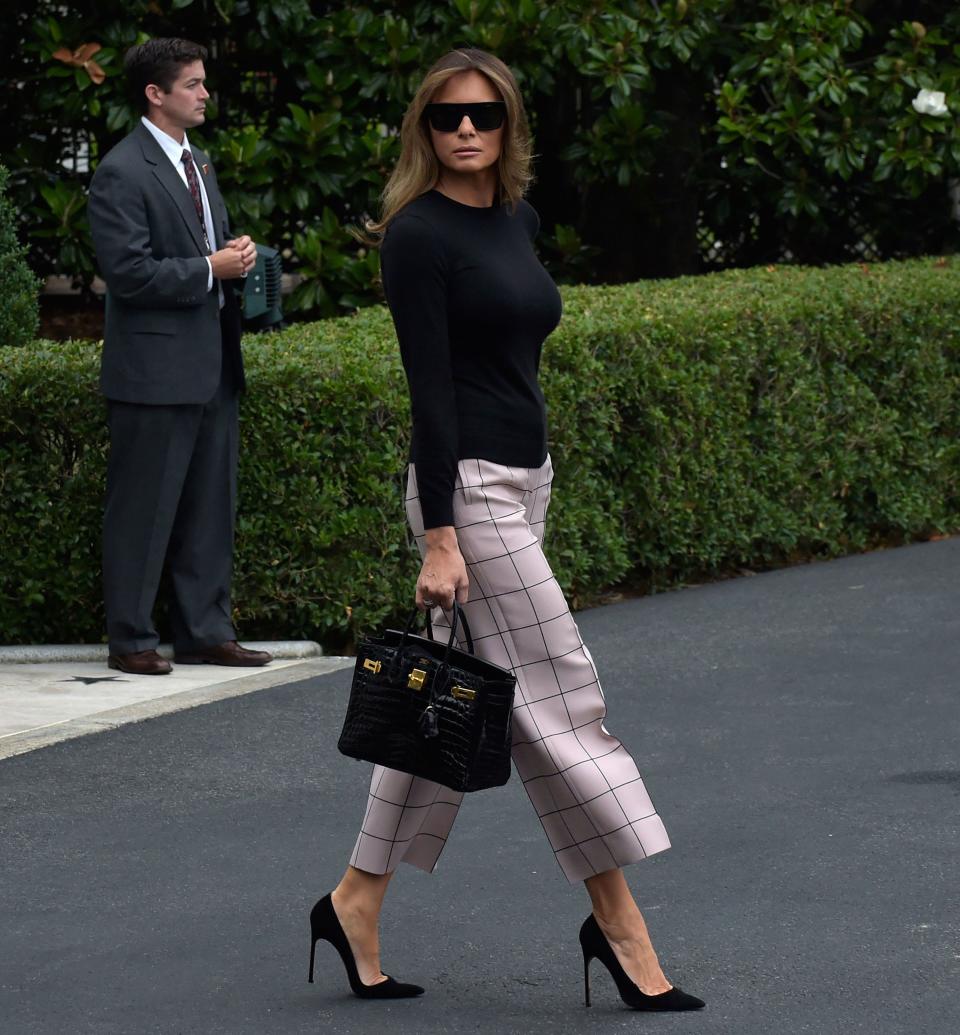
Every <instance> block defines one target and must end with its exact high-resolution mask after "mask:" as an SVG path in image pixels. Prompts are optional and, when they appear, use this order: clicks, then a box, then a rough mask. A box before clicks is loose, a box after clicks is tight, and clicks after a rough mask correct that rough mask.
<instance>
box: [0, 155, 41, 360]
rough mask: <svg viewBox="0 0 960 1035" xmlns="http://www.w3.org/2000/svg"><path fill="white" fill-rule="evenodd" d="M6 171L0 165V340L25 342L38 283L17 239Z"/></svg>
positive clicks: (34, 315)
mask: <svg viewBox="0 0 960 1035" xmlns="http://www.w3.org/2000/svg"><path fill="white" fill-rule="evenodd" d="M9 175H10V174H9V173H8V172H7V170H6V169H5V168H4V167H3V166H2V165H0V342H2V343H3V344H4V345H25V344H26V343H27V342H28V341H30V339H31V338H32V337H33V336H34V335H35V334H36V333H37V324H38V322H39V310H38V305H37V293H38V291H39V290H40V284H39V281H38V280H37V278H36V277H35V276H34V275H33V272H32V271H31V269H30V267H29V266H28V265H27V259H26V251H25V249H24V248H23V246H22V245H21V244H20V242H19V241H18V240H17V215H16V211H15V210H14V207H13V205H12V204H11V203H10V200H9V198H8V197H7V180H8V179H9Z"/></svg>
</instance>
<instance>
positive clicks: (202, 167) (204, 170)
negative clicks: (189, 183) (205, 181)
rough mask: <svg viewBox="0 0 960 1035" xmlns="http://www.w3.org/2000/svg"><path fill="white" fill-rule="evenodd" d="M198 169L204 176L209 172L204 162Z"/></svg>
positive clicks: (208, 167)
mask: <svg viewBox="0 0 960 1035" xmlns="http://www.w3.org/2000/svg"><path fill="white" fill-rule="evenodd" d="M200 168H201V169H202V170H203V175H204V176H206V175H207V173H208V172H210V166H209V165H207V163H206V162H204V163H203V165H201V166H200Z"/></svg>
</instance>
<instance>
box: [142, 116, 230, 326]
mask: <svg viewBox="0 0 960 1035" xmlns="http://www.w3.org/2000/svg"><path fill="white" fill-rule="evenodd" d="M140 121H141V122H142V123H143V124H144V125H145V126H146V127H147V129H148V130H150V133H151V134H152V136H153V139H154V140H156V142H157V143H158V144H159V145H160V147H161V148H162V150H163V153H164V154H165V155H166V156H167V158H169V159H170V161H171V162H172V163H173V167H174V169H176V170H177V175H178V176H179V177H180V179H181V180H183V185H184V186H185V187H186V188H187V190H189V189H190V184H189V183H188V182H187V170H186V167H185V166H184V164H183V152H184V149H186V150H187V151H189V152H190V154H191V155H192V154H193V150H192V149H191V147H190V141H189V140H187V133H186V130H184V133H183V141H182V143H179V144H178V143H177V141H176V140H174V139H173V137H172V136H170V135H169V133H164V131H163V130H162V129H158V128H157V127H156V126H155V125H154V124H153V123H152V122H151V121H150V120H149V119H148V118H146V117H144V116H141V117H140ZM197 182H198V183H199V184H200V200H201V202H202V203H203V222H204V225H205V226H206V230H207V240H208V241H209V242H210V244H211V246H212V247H213V248H214V249H216V247H217V235H216V234H215V233H214V230H213V225H214V224H213V214H212V213H211V211H210V199H209V198H208V197H207V188H206V187H205V186H204V184H203V177H202V176H201V175H200V172H199V169H198V171H197ZM206 259H207V267H208V269H209V271H210V272H209V275H208V276H207V290H208V291H211V290H212V289H213V264H212V263H211V262H210V256H209V255H208V256H207V257H206ZM217 293H218V295H219V298H220V308H221V309H222V308H223V287H222V286H221V285H220V284H219V282H218V283H217Z"/></svg>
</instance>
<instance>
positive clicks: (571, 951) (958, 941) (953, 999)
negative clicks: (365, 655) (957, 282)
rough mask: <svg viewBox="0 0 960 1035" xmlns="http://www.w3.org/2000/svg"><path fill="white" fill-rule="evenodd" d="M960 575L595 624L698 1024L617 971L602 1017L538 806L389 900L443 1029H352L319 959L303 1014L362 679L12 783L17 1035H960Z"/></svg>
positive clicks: (888, 558)
mask: <svg viewBox="0 0 960 1035" xmlns="http://www.w3.org/2000/svg"><path fill="white" fill-rule="evenodd" d="M958 574H960V540H947V541H945V542H940V543H933V544H925V545H921V546H915V547H908V548H905V549H901V550H894V551H888V552H880V553H874V554H870V555H866V556H863V557H854V558H848V559H844V560H840V561H834V562H830V563H828V564H816V565H809V566H804V567H800V568H794V569H789V570H784V571H779V572H774V573H770V574H767V575H762V576H758V577H754V578H744V579H738V580H735V581H731V582H724V583H718V584H715V585H709V586H704V587H701V588H696V589H689V590H683V591H681V592H677V593H669V594H664V595H661V596H656V597H648V598H644V599H641V600H633V601H628V602H626V603H623V604H618V605H615V606H610V607H606V608H600V609H597V610H594V611H590V612H586V613H583V614H581V615H579V616H578V622H579V624H580V627H581V630H582V631H583V633H584V636H585V638H586V639H587V641H588V643H589V644H590V646H591V650H592V652H593V654H594V656H595V658H596V659H597V662H598V665H599V668H600V672H601V676H602V677H603V679H604V686H605V690H606V695H607V699H608V704H609V710H610V717H609V722H608V725H609V726H610V728H611V729H612V730H614V731H616V732H617V733H618V735H619V736H620V737H622V738H623V739H624V740H625V741H626V742H627V743H628V744H629V745H630V746H631V748H632V749H633V751H634V753H635V755H636V757H637V759H638V761H639V762H640V766H641V769H642V771H643V773H644V776H645V779H646V782H647V786H648V788H649V790H650V792H651V794H652V796H653V799H654V801H655V803H656V805H657V807H658V809H659V810H660V812H661V813H662V815H663V817H664V820H665V822H666V824H667V828H668V830H669V831H670V834H671V837H672V839H673V844H674V847H673V848H672V849H671V851H669V852H664V853H662V854H660V855H658V856H655V857H654V858H652V859H650V860H648V861H646V862H644V863H641V864H639V865H637V866H634V867H631V868H630V871H629V879H630V881H631V883H632V886H633V887H634V889H635V891H636V894H637V897H638V900H639V901H640V903H641V907H642V908H643V910H644V913H645V915H646V917H647V919H648V922H649V925H650V928H651V931H652V934H653V937H654V940H655V943H656V945H657V946H658V949H659V951H660V954H661V957H662V959H663V962H664V966H665V969H666V972H667V974H668V976H669V977H671V978H672V979H673V980H674V981H676V982H677V983H678V984H680V985H681V986H683V987H685V988H687V989H689V990H690V991H692V992H695V993H697V994H699V995H702V996H703V998H705V999H706V1000H707V1003H708V1005H707V1009H706V1010H704V1011H702V1012H701V1013H699V1014H695V1015H664V1016H656V1015H643V1014H634V1013H631V1012H628V1011H626V1010H624V1009H623V1008H622V1007H621V1006H620V1004H619V1002H618V1000H617V999H616V998H615V995H614V991H613V987H612V984H611V983H610V981H609V980H608V979H606V977H605V976H604V975H602V973H601V972H600V971H599V969H598V968H597V966H596V965H594V1006H593V1008H592V1009H591V1010H589V1011H587V1010H584V1008H583V1005H582V998H581V996H582V985H581V981H582V970H581V966H580V961H579V958H578V947H577V941H576V932H577V927H578V924H579V922H580V921H581V920H582V918H583V917H584V916H585V915H586V911H587V905H586V897H585V895H584V893H583V891H582V889H580V888H577V887H573V888H571V887H570V886H568V885H567V883H566V882H565V881H564V880H563V878H562V877H561V875H560V874H559V871H558V869H557V867H556V865H555V863H554V860H553V857H552V854H551V852H550V851H549V848H548V847H547V845H546V842H545V840H544V837H543V835H542V832H541V830H540V827H539V824H538V823H537V822H536V818H535V816H534V814H533V813H532V811H531V809H530V806H529V804H528V803H527V801H526V799H525V796H524V794H523V790H522V787H521V786H520V784H519V782H518V781H516V780H512V781H511V782H510V783H509V784H508V785H507V786H506V787H505V788H503V789H500V790H497V791H491V792H484V793H481V794H476V795H471V796H468V800H467V802H466V803H465V805H464V808H463V814H462V815H461V817H460V821H459V822H458V825H457V829H456V830H455V832H454V836H453V838H452V839H451V842H450V844H449V845H448V847H447V849H446V852H445V854H444V856H443V858H442V860H441V865H440V868H439V869H438V872H437V873H436V874H435V875H434V876H433V877H427V876H426V875H424V874H421V873H419V872H415V871H411V870H409V869H404V871H403V872H402V873H401V874H400V875H398V877H397V879H396V880H395V881H394V885H393V887H392V888H391V892H390V896H389V898H388V902H387V910H386V912H385V915H384V923H383V946H384V962H385V966H386V969H387V971H388V972H390V973H393V974H395V975H396V976H398V977H400V978H407V979H409V980H415V981H420V982H421V983H423V984H425V985H426V986H427V987H428V994H427V995H426V996H425V997H424V998H423V999H421V1000H417V1001H411V1002H405V1003H393V1004H383V1003H366V1002H361V1001H359V1000H357V999H354V998H353V997H351V996H350V995H349V994H347V993H346V990H345V989H346V986H345V982H344V979H343V976H342V972H341V971H340V970H339V969H338V968H339V966H340V965H339V962H338V961H337V959H336V957H335V955H334V954H333V952H332V950H330V948H329V947H328V946H323V945H321V946H320V947H319V950H318V951H319V964H320V967H319V974H318V980H317V983H316V984H315V985H308V984H307V983H306V968H307V955H308V939H307V924H306V918H307V912H308V910H309V907H310V905H311V904H312V902H313V901H314V899H316V898H317V897H318V896H319V895H321V894H322V893H323V892H325V891H326V890H327V889H328V888H329V887H330V886H331V885H332V884H333V883H334V882H335V881H336V879H337V878H338V876H339V874H340V872H341V871H342V868H343V865H344V863H345V860H346V858H347V856H348V853H349V850H350V848H351V846H352V844H353V838H354V836H355V833H356V828H357V825H358V822H359V820H360V816H361V813H362V810H363V805H364V798H365V777H366V773H367V767H365V766H364V765H363V764H361V763H357V762H350V761H348V760H346V759H343V758H342V757H340V756H339V755H338V754H337V752H336V747H335V744H336V737H337V733H338V730H339V724H340V721H341V718H342V714H343V707H344V703H345V699H346V692H347V686H348V683H349V673H348V672H346V671H341V672H336V673H333V674H330V675H325V676H318V677H313V678H310V679H307V680H303V681H300V682H295V683H292V684H289V685H279V686H275V687H273V688H270V689H266V690H262V691H260V692H256V693H249V694H246V695H244V696H241V697H233V698H229V699H226V700H222V701H217V702H214V703H211V704H208V705H205V706H204V707H201V708H196V709H192V710H189V711H178V712H175V713H172V714H168V715H163V716H159V717H156V718H153V719H151V720H150V721H146V722H141V723H133V724H128V725H124V726H121V727H119V728H117V729H112V730H109V731H108V732H104V733H101V734H98V735H93V736H86V737H81V738H77V739H73V740H68V741H64V742H62V743H59V744H56V745H53V746H51V747H47V748H44V749H43V750H38V751H32V752H30V753H28V754H24V755H20V756H18V757H13V758H8V759H5V760H3V761H0V787H2V804H0V856H2V863H0V901H2V902H3V907H4V922H3V924H2V925H0V1019H2V1022H0V1028H2V1030H3V1032H4V1035H33V1033H51V1035H52V1033H58V1035H59V1033H61V1032H70V1033H71V1035H73V1033H77V1035H81V1033H88V1032H89V1033H114V1032H115V1033H123V1035H139V1033H163V1035H168V1033H169V1035H174V1033H178V1035H179V1033H198V1035H214V1033H224V1035H227V1033H229V1035H246V1033H251V1035H265V1033H270V1035H274V1033H277V1035H280V1033H287V1032H289V1033H317V1032H322V1033H327V1032H331V1033H338V1035H339V1033H371V1035H374V1033H375V1035H382V1032H383V1031H384V1030H388V1031H389V1032H390V1035H408V1033H409V1035H413V1033H416V1035H421V1033H423V1032H444V1033H461V1032H482V1033H503V1032H508V1033H513V1032H517V1033H521V1032H522V1033H524V1035H541V1033H543V1035H547V1033H549V1035H556V1033H568V1032H570V1033H573V1032H597V1033H603V1035H606V1033H607V1032H620V1031H624V1032H627V1031H629V1032H641V1031H642V1032H654V1031H655V1032H657V1033H672V1032H684V1033H697V1035H805V1033H810V1035H852V1033H869V1035H953V1033H954V1032H957V1031H960V906H958V895H957V866H958V862H957V860H958V859H960V761H958V753H960V748H958V745H960V703H958V674H960V579H958Z"/></svg>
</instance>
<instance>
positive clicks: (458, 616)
mask: <svg viewBox="0 0 960 1035" xmlns="http://www.w3.org/2000/svg"><path fill="white" fill-rule="evenodd" d="M418 614H419V611H418V610H417V608H414V609H413V610H412V611H411V612H410V617H409V618H408V619H407V624H406V627H405V628H404V630H403V640H402V641H401V643H402V645H406V641H407V637H408V636H409V635H410V632H411V631H412V629H413V626H414V624H415V623H416V621H417V615H418ZM426 618H427V624H426V633H427V639H428V640H435V639H436V638H435V637H434V635H433V623H432V622H431V621H430V612H429V611H427V612H426ZM458 623H459V625H460V627H461V629H462V630H463V638H464V640H466V643H467V653H468V654H473V653H474V649H473V636H472V635H471V634H470V625H469V623H468V622H467V616H466V615H465V614H464V613H463V608H462V607H461V606H460V605H459V603H457V601H456V600H454V602H453V621H452V622H451V623H450V638H449V639H448V640H447V650H446V653H445V654H444V656H443V660H444V663H446V661H447V659H448V658H449V657H450V651H451V650H452V649H453V641H454V639H455V638H456V635H457V624H458Z"/></svg>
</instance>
